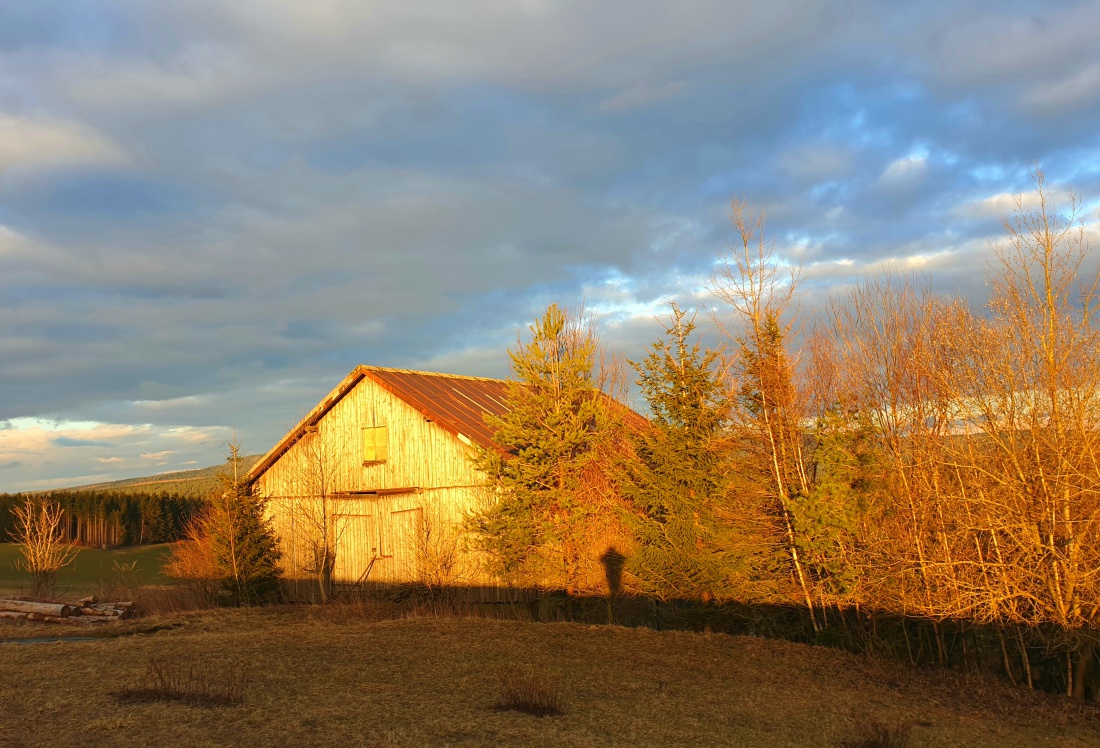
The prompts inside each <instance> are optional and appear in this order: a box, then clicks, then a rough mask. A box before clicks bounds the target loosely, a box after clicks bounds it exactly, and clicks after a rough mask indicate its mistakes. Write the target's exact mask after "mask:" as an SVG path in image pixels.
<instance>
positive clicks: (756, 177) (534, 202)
mask: <svg viewBox="0 0 1100 748" xmlns="http://www.w3.org/2000/svg"><path fill="white" fill-rule="evenodd" d="M1097 31H1100V2H1060V1H1059V0H1045V1H1043V2H1015V1H1014V0H997V1H996V2H958V0H949V1H944V2H936V1H929V2H921V3H913V2H882V1H876V2H864V1H862V0H838V1H837V2H823V1H820V0H805V1H795V0H769V2H767V3H761V2H741V1H727V2H699V1H697V0H678V1H677V2H648V1H647V0H623V1H617V0H609V1H606V2H591V1H590V0H575V1H574V0H560V1H557V2H554V1H551V0H515V1H514V2H505V1H504V0H471V1H470V2H455V0H425V1H422V2H421V1H415V0H414V1H411V2H406V3H393V2H373V1H372V0H310V2H308V3H305V2H300V1H299V0H262V1H261V0H234V1H233V2H225V1H224V0H179V1H178V2H171V3H169V2H149V1H148V0H117V1H115V2H109V1H107V0H103V1H101V2H91V1H87V2H84V1H81V0H67V1H65V0H4V2H3V3H0V491H17V490H34V489H40V488H51V487H59V486H68V485H81V484H87V483H93V482H99V481H106V480H113V479H117V478H124V477H132V476H139V475H150V474H154V473H159V472H166V471H171V470H178V469H187V468H189V467H201V466H206V465H211V464H215V463H217V462H219V461H221V460H222V459H223V457H224V454H225V452H226V447H225V444H226V440H227V439H230V438H234V435H235V437H236V438H237V439H239V440H241V441H242V442H243V445H244V449H245V451H246V452H249V453H262V452H265V451H267V450H268V449H269V448H270V447H271V446H272V445H273V444H274V443H275V442H276V440H277V439H278V438H279V437H280V436H282V434H283V433H285V431H286V430H287V429H288V428H289V427H291V426H292V425H293V424H294V423H295V422H296V421H297V420H298V419H299V418H300V417H301V416H302V415H304V414H305V413H306V412H307V411H308V410H309V409H310V408H311V407H312V406H313V405H314V404H315V403H316V402H317V401H318V400H320V398H321V397H323V396H324V395H325V394H326V393H327V392H328V391H329V390H331V389H332V388H333V387H334V386H335V385H336V383H337V382H339V381H340V379H341V378H343V377H344V376H345V375H346V374H347V373H348V372H349V371H350V370H351V369H352V368H354V366H356V365H357V364H373V365H380V366H395V367H402V368H413V369H423V370H430V371H445V372H452V373H460V374H472V375H483V376H507V374H508V357H507V349H508V348H509V346H512V345H514V344H515V341H516V336H517V334H518V331H519V330H521V329H524V328H525V326H526V325H528V324H529V323H530V322H531V321H532V320H533V319H534V318H535V317H536V316H538V315H539V313H540V312H541V311H542V310H543V309H544V308H545V307H546V305H547V304H549V303H551V302H557V303H559V304H563V305H569V306H576V305H578V304H580V303H582V302H583V303H584V305H585V307H586V309H588V310H589V311H590V312H592V313H594V314H595V315H597V316H598V318H599V320H600V329H601V335H602V337H603V340H604V342H605V344H607V345H608V346H609V347H611V348H614V349H616V350H618V351H619V352H621V353H623V354H625V355H626V356H629V357H634V358H639V357H641V356H642V355H643V349H644V347H645V345H646V344H647V343H649V342H651V341H652V340H654V339H656V337H657V336H658V335H659V334H660V332H661V328H660V326H659V324H658V321H657V320H656V319H655V316H660V315H663V314H664V313H665V312H666V311H667V309H668V302H669V301H670V300H673V299H675V300H677V301H678V302H679V303H680V304H681V306H684V307H685V308H689V309H690V308H695V307H697V306H701V305H704V304H706V303H708V301H709V295H708V292H707V291H706V284H707V279H708V277H709V276H710V274H711V272H712V270H713V267H714V262H715V258H716V257H717V256H719V255H720V254H721V253H722V252H725V251H727V250H728V247H729V244H730V242H731V241H732V239H733V232H732V229H731V226H730V221H729V206H730V202H731V200H735V199H744V200H745V201H746V202H747V203H749V204H750V205H752V206H756V207H758V208H760V209H762V210H764V211H766V213H767V227H768V234H769V235H770V236H771V237H772V238H773V239H774V240H775V250H776V252H777V254H778V256H780V257H781V258H783V260H784V261H791V262H801V263H803V265H804V268H805V271H806V275H805V280H804V283H805V286H804V288H805V290H806V291H807V298H808V299H809V300H810V301H809V303H810V304H811V306H812V304H813V303H817V302H816V301H815V300H821V299H824V298H826V297H827V296H828V294H829V293H831V292H832V293H835V292H838V290H840V289H842V288H843V287H844V285H845V284H848V283H851V282H853V281H855V280H858V279H859V278H861V277H864V276H866V275H867V274H873V273H876V272H881V270H883V269H884V268H886V269H895V270H913V271H915V272H920V273H922V274H923V275H924V276H925V277H927V278H929V279H930V280H931V281H932V282H933V284H934V286H935V287H936V288H937V289H940V290H943V291H944V292H947V293H956V292H962V293H966V294H967V295H968V296H969V297H971V298H972V299H975V300H978V301H980V297H981V296H982V295H983V294H984V293H985V290H984V281H983V272H984V268H985V266H986V262H987V259H988V257H989V252H990V244H991V242H992V243H995V242H997V241H999V240H1000V239H1001V237H1002V236H1003V229H1002V226H1001V217H1002V216H1003V215H1005V214H1006V213H1008V212H1010V211H1011V209H1012V207H1013V200H1012V196H1013V195H1015V194H1019V193H1022V192H1026V191H1027V190H1029V189H1030V187H1031V181H1030V177H1029V168H1032V167H1034V165H1035V164H1040V165H1041V167H1042V168H1043V170H1044V171H1045V172H1046V175H1047V178H1048V180H1049V181H1050V184H1051V186H1052V190H1053V194H1054V196H1055V197H1056V198H1058V199H1059V203H1058V204H1059V206H1064V205H1065V204H1066V201H1067V199H1068V198H1067V195H1068V193H1069V190H1071V189H1072V190H1074V191H1076V192H1077V193H1078V194H1079V195H1080V196H1081V198H1082V201H1083V204H1084V206H1085V217H1086V219H1087V221H1088V222H1089V223H1088V227H1089V231H1090V233H1093V234H1095V224H1096V222H1097V218H1098V216H1097V205H1098V198H1100V44H1096V36H1097V33H1096V32H1097ZM975 303H977V301H976V302H975Z"/></svg>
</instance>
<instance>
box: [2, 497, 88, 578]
mask: <svg viewBox="0 0 1100 748" xmlns="http://www.w3.org/2000/svg"><path fill="white" fill-rule="evenodd" d="M13 512H14V514H15V539H16V541H17V542H18V543H19V544H20V554H21V556H22V557H21V558H20V559H19V561H17V562H16V563H17V565H18V567H19V568H20V569H21V570H22V571H25V572H27V573H28V574H30V577H31V589H32V591H33V594H34V595H35V596H36V597H37V596H44V595H48V594H51V593H53V591H54V588H55V586H56V583H57V573H58V572H59V571H60V570H61V569H63V568H65V567H66V566H68V565H69V564H70V563H72V561H73V559H74V558H76V554H77V548H76V544H75V543H72V542H71V541H67V540H65V534H64V531H63V528H62V525H61V522H62V519H63V517H64V511H63V510H62V509H61V506H60V505H59V504H57V503H56V502H53V501H47V500H43V499H34V498H29V499H27V501H25V502H24V503H23V504H21V505H16V506H15V507H14V508H13Z"/></svg>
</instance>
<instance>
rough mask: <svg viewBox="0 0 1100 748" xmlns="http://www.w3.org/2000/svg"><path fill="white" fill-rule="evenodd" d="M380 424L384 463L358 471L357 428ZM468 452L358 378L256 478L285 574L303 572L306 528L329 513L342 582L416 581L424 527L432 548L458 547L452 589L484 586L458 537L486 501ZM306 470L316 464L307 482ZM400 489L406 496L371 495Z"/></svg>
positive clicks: (307, 561) (307, 558)
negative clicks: (433, 544) (470, 515)
mask: <svg viewBox="0 0 1100 748" xmlns="http://www.w3.org/2000/svg"><path fill="white" fill-rule="evenodd" d="M377 426H386V427H387V430H388V450H387V458H386V461H385V462H382V463H376V464H368V465H364V464H363V429H364V428H372V427H377ZM471 451H472V448H471V447H469V446H468V445H466V444H464V443H462V442H461V441H459V440H458V439H457V438H455V437H454V436H453V435H452V434H450V433H448V432H447V431H445V430H444V429H442V428H440V427H439V426H438V425H436V424H435V423H433V422H431V421H429V420H427V419H426V418H425V417H424V415H423V414H421V413H420V412H419V411H417V410H416V409H414V408H413V407H412V406H410V405H408V404H407V403H406V402H405V401H403V400H401V399H400V398H398V397H397V396H396V395H393V394H392V393H390V392H388V391H387V390H385V389H383V388H382V387H380V386H379V385H378V384H377V383H376V382H374V381H373V380H371V379H370V378H369V377H368V378H365V379H363V380H361V381H360V382H359V383H358V384H357V385H356V386H355V387H354V388H353V389H352V390H351V391H350V392H348V393H347V394H346V395H345V396H344V397H343V398H342V399H341V400H340V401H339V402H338V403H336V405H334V406H333V407H332V409H331V410H330V411H329V412H328V413H326V414H325V415H324V417H323V418H321V420H320V421H319V422H318V423H317V426H316V432H315V433H306V434H303V437H302V439H300V440H299V441H298V442H297V443H295V444H294V445H293V446H291V447H290V449H288V450H287V451H286V453H284V454H283V455H282V456H281V457H280V458H279V459H278V460H276V461H275V462H274V463H273V464H272V465H271V466H270V467H269V468H268V469H267V470H266V471H265V472H264V473H263V474H262V475H260V476H259V478H258V479H257V480H256V483H255V490H256V491H257V492H259V493H260V494H261V495H264V496H266V497H268V498H269V499H270V502H269V504H268V512H269V515H270V517H271V519H272V521H273V524H274V527H275V531H276V532H277V533H278V535H279V537H280V542H281V544H282V550H283V553H284V559H283V564H284V567H285V569H286V572H287V576H288V577H290V578H291V579H295V578H305V577H308V576H309V573H308V572H307V571H306V570H307V569H309V567H310V565H311V563H313V561H312V549H311V546H310V544H309V543H308V542H307V541H306V540H304V538H305V537H306V532H307V529H309V528H307V525H311V524H312V525H316V521H315V518H316V517H317V516H319V515H320V513H321V512H322V510H324V509H325V508H327V511H328V512H329V516H330V521H329V522H328V526H329V527H330V532H331V535H330V538H331V539H332V540H333V541H334V542H335V544H336V548H337V554H336V565H335V569H334V580H335V581H336V582H337V583H339V584H352V583H355V582H357V581H361V580H362V578H363V576H364V574H366V575H367V576H366V581H370V582H391V583H400V582H412V581H419V579H420V576H421V574H422V573H423V571H424V569H423V566H424V564H425V563H428V562H430V561H431V559H430V558H426V555H425V554H426V553H428V552H429V551H430V548H426V546H425V543H424V539H425V531H426V530H427V529H429V528H430V529H431V530H432V533H433V534H432V535H431V538H432V540H433V541H434V542H439V541H440V540H442V542H444V543H450V542H452V541H453V542H454V543H455V544H456V547H457V548H458V549H459V553H458V556H457V557H458V563H457V565H456V567H455V569H454V570H453V573H454V577H455V579H454V583H456V584H465V585H484V584H490V583H491V582H492V580H491V579H489V578H488V577H486V576H485V575H484V574H483V573H482V572H481V571H480V564H479V563H478V559H477V558H476V556H475V554H474V553H473V552H472V551H470V550H469V549H468V548H467V547H466V546H467V539H465V538H463V537H461V535H462V533H461V527H462V522H463V519H464V517H465V516H466V515H467V514H468V513H470V512H471V511H473V510H474V509H475V508H476V507H477V505H478V503H479V501H480V500H481V497H482V496H483V495H484V494H483V493H482V489H481V488H480V486H482V485H483V484H484V476H483V475H481V474H480V473H479V472H478V471H477V470H475V469H474V468H473V466H472V465H471V464H470V462H469V456H470V454H471ZM305 464H309V465H311V466H312V467H311V472H310V473H309V475H308V476H305V474H304V472H303V467H302V466H303V465H305ZM398 489H412V490H409V491H406V492H397V493H392V494H381V495H375V494H372V493H369V492H374V491H381V492H385V491H394V490H398ZM322 495H323V496H324V497H326V498H321V497H322ZM441 536H442V538H441ZM428 555H429V556H430V553H428ZM368 570H369V573H368Z"/></svg>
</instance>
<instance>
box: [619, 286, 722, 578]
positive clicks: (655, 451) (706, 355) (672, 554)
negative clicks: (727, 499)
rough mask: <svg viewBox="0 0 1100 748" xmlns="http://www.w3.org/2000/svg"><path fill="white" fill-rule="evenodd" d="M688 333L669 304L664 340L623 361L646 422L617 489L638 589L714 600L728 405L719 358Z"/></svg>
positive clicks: (689, 322)
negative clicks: (626, 513) (631, 539)
mask: <svg viewBox="0 0 1100 748" xmlns="http://www.w3.org/2000/svg"><path fill="white" fill-rule="evenodd" d="M694 330H695V323H694V318H692V319H686V314H685V312H683V311H682V310H681V309H680V308H679V307H678V306H676V305H675V304H673V305H672V319H671V324H669V325H668V326H666V327H665V337H664V338H663V339H661V340H659V341H657V342H656V343H653V345H652V346H651V348H650V350H649V352H648V355H647V356H646V357H645V358H644V359H643V360H642V361H640V362H633V361H632V362H631V365H632V366H633V367H634V368H635V370H636V371H637V372H638V379H637V383H638V386H639V387H640V388H641V391H642V395H643V396H644V397H645V400H646V402H647V403H648V405H649V410H650V414H651V415H650V418H651V420H650V426H649V428H648V429H646V430H645V431H643V432H641V433H638V434H637V435H636V436H635V445H634V455H633V458H632V459H628V460H627V461H626V462H625V464H624V472H623V480H622V483H621V485H620V492H621V494H622V496H623V498H624V499H626V500H627V502H628V504H629V506H630V508H631V510H632V511H631V524H632V526H633V530H634V534H635V538H636V539H637V541H638V547H637V550H636V552H635V553H634V555H633V556H632V557H631V559H630V560H629V562H628V563H629V569H630V571H631V572H632V573H633V574H634V576H635V577H636V578H637V580H638V584H639V585H640V586H641V588H642V590H643V591H644V592H646V593H647V594H649V595H653V596H654V597H657V598H659V599H671V598H682V599H706V598H709V597H713V596H715V595H716V594H717V593H718V590H719V589H720V588H721V586H722V578H723V576H724V570H725V564H724V560H723V554H722V551H721V547H722V544H721V543H719V542H718V540H719V537H718V536H719V535H720V534H721V533H722V527H721V525H720V523H719V522H718V521H717V519H716V516H715V515H716V507H717V504H718V503H719V502H720V501H721V498H722V494H723V491H724V487H725V482H726V481H725V479H724V476H723V459H724V457H723V454H724V450H723V448H722V444H721V442H722V438H723V432H724V430H725V428H726V424H727V421H728V418H729V408H730V403H729V400H728V397H727V396H726V390H725V386H724V384H723V382H722V380H721V375H720V373H719V371H718V366H717V364H718V360H719V355H718V353H717V352H716V351H710V350H707V351H704V350H702V349H701V347H700V345H699V343H697V342H696V343H692V342H691V337H692V334H693V332H694Z"/></svg>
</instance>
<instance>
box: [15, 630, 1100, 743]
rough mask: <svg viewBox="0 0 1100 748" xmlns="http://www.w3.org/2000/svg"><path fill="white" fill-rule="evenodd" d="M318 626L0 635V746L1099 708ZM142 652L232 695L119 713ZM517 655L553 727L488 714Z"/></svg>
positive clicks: (772, 663)
mask: <svg viewBox="0 0 1100 748" xmlns="http://www.w3.org/2000/svg"><path fill="white" fill-rule="evenodd" d="M328 615H329V614H327V613H326V614H323V615H322V614H319V613H318V609H316V608H312V609H311V608H307V609H304V610H303V609H298V610H295V609H290V608H278V609H274V610H220V611H214V612H196V613H185V614H177V615H174V616H171V617H163V618H159V619H151V620H150V619H146V620H144V621H141V622H139V623H140V626H137V625H135V627H134V628H133V629H132V630H133V631H135V635H132V636H125V637H117V638H111V639H102V640H96V641H89V642H71V643H55V644H30V645H18V644H0V692H3V694H4V699H2V700H0V745H3V746H11V748H30V747H31V746H95V748H100V747H101V746H103V745H111V746H112V747H113V748H115V747H117V748H126V747H128V746H147V745H171V746H183V747H184V748H187V747H195V748H197V747H198V746H229V745H232V746H241V747H242V748H248V747H249V746H263V747H264V748H270V746H273V745H274V746H279V748H296V747H297V746H321V745H342V746H383V745H385V746H424V745H433V746H434V745H452V746H504V747H505V748H507V747H508V746H528V745H555V746H576V747H577V748H584V747H586V746H593V747H594V746H601V747H602V746H609V747H611V748H619V747H623V748H625V747H626V746H636V745H676V746H686V747H689V748H690V747H691V746H713V745H738V746H820V745H830V744H831V745H836V744H837V743H838V742H839V741H840V740H841V739H843V738H844V737H845V736H848V735H849V734H850V733H851V728H852V724H853V720H854V718H856V717H857V716H859V717H866V718H868V719H877V720H879V721H881V722H883V723H893V722H896V721H905V722H909V723H912V724H914V725H915V727H914V728H913V731H912V734H911V740H910V745H911V748H920V747H921V746H946V747H950V746H974V745H997V746H1006V747H1011V746H1033V745H1039V744H1042V745H1060V746H1087V745H1098V744H1100V715H1098V714H1097V713H1096V712H1095V711H1093V710H1092V709H1090V708H1086V707H1080V706H1075V705H1072V704H1070V703H1069V702H1067V701H1066V700H1064V699H1062V698H1058V697H1050V696H1043V695H1038V694H1030V693H1028V692H1025V691H1022V690H1015V689H1011V688H1009V687H1007V686H1002V685H1001V684H999V683H996V682H993V681H988V680H982V679H976V678H970V679H968V678H963V677H960V676H956V675H951V674H945V673H940V672H938V671H918V670H910V669H907V668H902V667H900V666H895V665H882V664H879V663H875V662H871V661H868V660H864V659H859V658H856V657H853V656H851V655H849V654H845V653H843V652H839V651H835V650H831V649H824V648H812V647H806V646H802V645H796V644H790V643H785V642H779V641H769V640H765V639H757V638H750V637H730V636H723V635H705V634H692V633H687V632H675V631H666V632H655V631H650V630H644V629H623V628H617V627H609V626H598V627H597V626H582V625H578V624H535V623H524V622H518V621H502V620H486V619H455V618H430V617H422V618H414V619H407V620H380V621H373V620H364V619H359V620H343V621H341V622H340V623H339V625H337V623H336V621H334V620H332V619H330V618H328ZM49 631H50V632H51V633H52V634H53V635H58V634H59V633H64V632H62V631H59V630H58V627H54V628H52V629H50V630H49ZM140 631H145V632H153V631H155V632H156V633H145V634H140V633H137V632H140ZM5 635H6V632H5V630H4V629H3V628H0V638H3V637H4V636H5ZM151 658H157V659H158V660H160V661H162V662H185V663H186V662H193V661H196V660H202V661H206V662H209V663H211V664H212V665H213V666H216V667H218V668H222V667H224V663H229V662H238V663H247V672H248V673H249V677H250V682H249V685H248V689H247V699H246V701H245V703H243V704H237V705H232V706H226V707H220V708H217V709H212V710H211V709H195V708H193V707H189V706H187V705H185V704H181V703H174V702H163V701H154V702H149V703H129V704H120V703H119V702H118V701H117V700H116V699H114V698H113V697H112V696H111V694H112V693H113V692H115V691H118V690H119V689H120V688H125V687H130V686H133V685H135V684H141V683H142V682H143V678H145V675H144V674H145V673H146V671H147V668H148V663H149V660H150V659H151ZM515 663H541V664H542V666H543V667H544V668H545V672H546V674H547V675H548V676H549V677H552V678H554V679H556V680H557V681H558V682H559V683H560V696H561V699H562V703H564V704H566V705H567V708H566V713H565V714H564V715H563V716H561V717H558V718H555V719H533V718H532V717H530V716H527V715H525V714H519V713H516V712H512V711H499V710H497V709H496V708H495V706H496V704H497V703H498V701H499V700H500V689H501V684H500V681H499V679H498V678H497V675H496V674H497V671H498V669H499V668H501V667H504V666H507V665H510V664H515Z"/></svg>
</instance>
